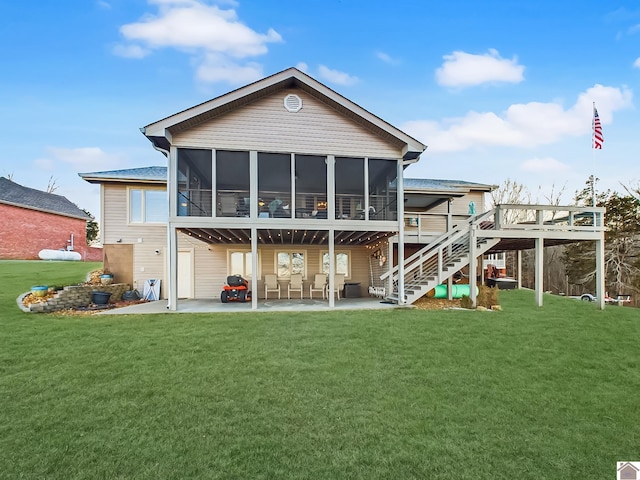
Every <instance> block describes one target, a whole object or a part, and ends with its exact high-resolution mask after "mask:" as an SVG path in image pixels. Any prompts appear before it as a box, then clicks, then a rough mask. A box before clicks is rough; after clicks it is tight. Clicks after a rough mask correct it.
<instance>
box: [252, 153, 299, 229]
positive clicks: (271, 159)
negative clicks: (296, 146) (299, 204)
mask: <svg viewBox="0 0 640 480" xmlns="http://www.w3.org/2000/svg"><path fill="white" fill-rule="evenodd" d="M258 212H260V214H262V215H260V216H268V217H271V218H291V155H288V154H282V153H258Z"/></svg>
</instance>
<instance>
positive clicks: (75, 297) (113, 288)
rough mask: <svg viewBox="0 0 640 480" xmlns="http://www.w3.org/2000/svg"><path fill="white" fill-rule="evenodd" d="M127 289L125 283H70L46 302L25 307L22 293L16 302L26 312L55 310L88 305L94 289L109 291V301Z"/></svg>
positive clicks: (127, 286) (129, 287)
mask: <svg viewBox="0 0 640 480" xmlns="http://www.w3.org/2000/svg"><path fill="white" fill-rule="evenodd" d="M127 290H131V286H129V285H128V284H126V283H113V284H111V285H71V286H68V287H64V289H63V290H60V291H58V292H57V293H56V294H55V296H54V297H53V298H50V299H49V300H47V301H46V302H42V303H34V304H31V305H29V307H25V306H24V305H22V297H24V295H22V296H21V297H20V298H19V299H18V303H19V304H20V305H22V309H23V310H24V311H26V312H44V313H46V312H55V311H58V310H67V309H70V308H78V307H86V306H88V305H90V304H91V294H92V293H93V292H95V291H97V292H109V293H111V298H109V301H110V302H115V301H118V300H120V299H121V298H122V294H123V293H124V292H126V291H127ZM25 295H26V294H25Z"/></svg>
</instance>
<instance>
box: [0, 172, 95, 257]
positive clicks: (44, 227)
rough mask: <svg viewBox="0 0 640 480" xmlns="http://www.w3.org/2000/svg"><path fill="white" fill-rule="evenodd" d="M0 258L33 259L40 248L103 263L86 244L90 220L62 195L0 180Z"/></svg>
mask: <svg viewBox="0 0 640 480" xmlns="http://www.w3.org/2000/svg"><path fill="white" fill-rule="evenodd" d="M0 217H1V218H2V222H0V258H2V259H16V260H32V259H37V258H38V253H39V252H40V250H43V249H52V250H73V251H76V252H78V253H80V255H81V257H82V259H83V260H92V261H99V260H102V251H101V250H100V249H99V248H94V247H89V246H88V245H87V241H86V238H87V235H86V229H87V221H89V220H91V217H89V215H87V214H86V213H85V212H83V211H82V210H81V209H79V208H78V207H77V206H76V205H75V204H74V203H72V202H70V201H69V200H68V199H66V198H65V197H63V196H60V195H55V194H53V193H47V192H43V191H40V190H35V189H33V188H28V187H24V186H22V185H19V184H17V183H15V182H13V181H11V180H9V179H8V178H5V177H0Z"/></svg>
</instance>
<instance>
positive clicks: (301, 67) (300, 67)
mask: <svg viewBox="0 0 640 480" xmlns="http://www.w3.org/2000/svg"><path fill="white" fill-rule="evenodd" d="M296 68H297V69H298V70H300V71H301V72H305V73H307V71H308V70H309V65H307V64H306V63H304V62H298V64H297V65H296Z"/></svg>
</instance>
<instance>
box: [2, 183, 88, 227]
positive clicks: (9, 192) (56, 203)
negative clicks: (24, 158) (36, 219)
mask: <svg viewBox="0 0 640 480" xmlns="http://www.w3.org/2000/svg"><path fill="white" fill-rule="evenodd" d="M0 203H7V204H11V205H16V206H19V207H24V208H30V209H33V210H40V211H43V212H49V213H55V214H57V215H64V216H66V217H75V218H80V219H82V220H90V219H91V217H89V215H87V214H86V213H84V212H83V211H82V210H81V209H80V208H78V206H77V205H76V204H75V203H73V202H71V201H70V200H67V199H66V198H65V197H63V196H61V195H56V194H54V193H47V192H43V191H41V190H36V189H34V188H29V187H23V186H22V185H18V184H17V183H15V182H12V181H11V180H9V179H8V178H5V177H0Z"/></svg>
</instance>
